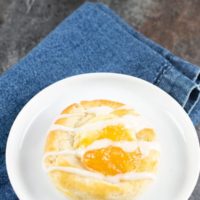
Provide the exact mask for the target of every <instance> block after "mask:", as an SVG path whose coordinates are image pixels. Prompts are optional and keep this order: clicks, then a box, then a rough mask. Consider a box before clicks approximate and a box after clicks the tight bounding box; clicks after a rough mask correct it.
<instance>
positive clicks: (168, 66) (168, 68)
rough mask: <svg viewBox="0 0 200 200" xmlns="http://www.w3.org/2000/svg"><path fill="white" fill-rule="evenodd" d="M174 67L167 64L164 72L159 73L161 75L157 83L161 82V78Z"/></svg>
mask: <svg viewBox="0 0 200 200" xmlns="http://www.w3.org/2000/svg"><path fill="white" fill-rule="evenodd" d="M172 67H173V66H172V65H167V66H166V67H165V68H164V69H163V71H162V73H161V74H160V75H159V77H158V79H157V81H156V84H157V85H158V84H159V83H160V82H161V78H162V77H163V76H164V75H165V74H166V73H167V72H168V71H169V70H171V69H172Z"/></svg>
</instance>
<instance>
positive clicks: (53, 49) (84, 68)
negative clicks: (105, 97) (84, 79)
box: [0, 3, 200, 200]
mask: <svg viewBox="0 0 200 200" xmlns="http://www.w3.org/2000/svg"><path fill="white" fill-rule="evenodd" d="M88 72H116V73H123V74H129V75H132V76H136V77H139V78H142V79H144V80H147V81H149V82H151V83H153V84H155V85H157V86H159V87H160V88H162V89H163V90H165V91H166V92H168V93H169V94H170V95H171V96H172V97H174V98H175V99H176V100H177V101H178V102H179V103H180V105H182V106H183V107H184V109H185V110H186V111H187V112H188V113H189V115H190V117H191V119H192V120H193V122H194V123H195V124H198V123H199V122H200V101H198V100H199V89H198V82H199V73H200V68H198V67H196V66H194V65H192V64H191V63H188V62H186V61H184V60H182V59H181V58H178V57H176V56H174V55H173V54H172V53H171V52H169V51H168V50H166V49H164V48H163V47H161V46H159V45H158V44H156V43H154V42H153V41H151V40H149V39H147V38H146V37H144V36H143V35H142V34H140V33H138V32H136V31H135V30H134V29H133V28H131V27H130V26H129V25H127V24H126V23H125V22H124V21H123V20H122V19H121V18H120V17H118V16H117V15H116V14H115V13H114V12H112V11H111V10H110V9H108V8H107V7H106V6H104V5H102V4H94V3H86V4H84V5H83V6H81V7H80V8H79V9H78V10H76V11H75V12H74V13H73V14H72V15H71V16H69V17H68V18H66V19H65V20H64V21H63V22H62V23H61V24H60V25H59V26H58V27H57V28H56V29H55V30H54V31H52V32H51V33H50V34H49V35H48V36H47V37H46V38H45V39H44V40H43V41H42V42H41V43H40V44H39V45H38V46H36V47H35V48H34V49H33V50H32V51H31V52H30V53H29V54H28V55H27V56H26V57H25V58H23V59H22V60H21V61H20V62H19V63H18V64H16V65H14V66H13V67H11V68H10V69H9V70H7V72H5V73H4V74H3V75H2V76H1V77H0V124H1V126H0V138H1V142H0V162H1V167H0V199H3V200H14V199H17V197H16V196H15V194H14V192H13V191H12V188H11V186H10V184H9V181H8V178H7V173H6V169H5V156H4V154H5V145H6V140H7V136H8V132H9V130H10V127H11V125H12V123H13V121H14V119H15V117H16V116H17V114H18V113H19V111H20V110H21V108H22V107H23V106H24V104H25V103H26V102H27V101H28V100H29V99H30V98H31V97H33V96H34V95H35V94H36V93H37V92H39V91H40V90H41V89H43V88H44V87H46V86H48V85H49V84H51V83H54V82H55V81H58V80H60V79H63V78H65V77H68V76H72V75H76V74H81V73H88Z"/></svg>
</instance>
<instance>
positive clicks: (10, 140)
mask: <svg viewBox="0 0 200 200" xmlns="http://www.w3.org/2000/svg"><path fill="white" fill-rule="evenodd" d="M106 76H107V78H108V77H109V78H125V79H129V80H131V81H136V82H138V83H141V84H144V85H146V86H148V87H149V88H151V89H153V90H154V91H156V92H158V93H160V95H162V96H164V97H166V98H168V100H169V101H171V102H172V104H174V105H176V107H177V109H179V110H180V111H181V112H182V115H183V116H184V118H185V119H186V121H187V123H188V124H187V125H188V126H189V127H190V129H191V132H192V133H190V134H193V137H194V141H193V142H194V144H195V145H194V147H193V148H196V151H198V156H197V160H196V161H197V165H196V166H193V168H194V169H193V172H192V173H193V177H194V178H193V181H192V183H191V185H190V187H189V186H188V188H186V189H187V191H186V190H184V193H183V194H182V195H181V197H182V198H181V199H184V200H186V199H188V198H189V197H190V196H191V194H192V192H193V190H194V188H195V186H196V184H197V181H198V177H199V173H200V147H199V140H198V135H197V132H196V130H195V127H194V125H193V123H192V121H191V119H190V118H189V116H188V114H187V113H186V112H185V110H184V109H183V108H182V107H181V106H180V104H179V103H178V102H177V101H176V100H175V99H174V98H173V97H171V96H170V95H169V94H168V93H166V92H165V91H163V90H162V89H160V88H159V87H158V86H156V85H153V84H152V83H150V82H148V81H146V80H143V79H141V78H137V77H134V76H131V75H126V74H120V73H107V72H96V73H85V74H78V75H74V76H70V77H66V78H64V79H61V80H59V81H56V82H54V83H52V84H50V85H48V86H47V87H45V88H43V89H42V90H41V91H39V92H38V93H36V94H35V95H34V96H33V97H32V98H31V99H30V100H29V101H28V102H27V103H26V104H25V105H24V107H23V108H22V109H21V111H20V112H19V113H18V115H17V117H16V118H15V120H14V122H13V124H12V126H11V129H10V132H9V135H8V138H7V144H6V153H5V154H6V170H7V173H8V177H9V181H10V183H11V185H12V188H13V190H14V192H15V193H16V195H17V196H18V197H19V198H20V199H21V200H24V199H27V197H28V196H29V195H28V193H27V192H26V191H24V190H23V189H22V188H21V189H19V188H20V186H19V185H17V181H16V179H17V178H16V176H15V175H14V174H13V173H12V162H13V161H12V159H11V156H10V155H12V154H11V153H12V143H14V132H15V131H14V130H15V128H16V127H17V126H18V124H19V123H20V121H21V116H22V115H23V114H24V113H25V112H26V110H28V109H31V106H32V104H34V102H35V101H36V100H39V99H40V98H42V96H43V95H44V96H45V95H46V94H47V93H48V92H50V91H51V90H54V88H56V87H58V86H59V85H61V84H62V83H65V84H66V82H67V81H68V82H70V81H76V80H77V79H84V78H86V79H89V78H95V77H96V78H100V77H103V78H105V77H106ZM18 180H19V177H18ZM22 191H23V192H22ZM25 193H27V194H25ZM26 195H27V196H26Z"/></svg>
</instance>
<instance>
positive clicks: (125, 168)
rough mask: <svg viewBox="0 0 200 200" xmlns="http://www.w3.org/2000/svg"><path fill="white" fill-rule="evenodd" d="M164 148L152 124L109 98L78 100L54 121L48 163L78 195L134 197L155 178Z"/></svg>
mask: <svg viewBox="0 0 200 200" xmlns="http://www.w3.org/2000/svg"><path fill="white" fill-rule="evenodd" d="M158 158H159V148H158V144H157V141H156V133H155V130H154V129H153V127H152V126H151V125H150V124H149V123H148V122H147V121H146V120H145V119H144V118H143V117H142V116H141V115H140V114H139V113H137V112H136V111H135V110H134V109H132V108H131V107H129V106H127V105H125V104H123V103H119V102H114V101H110V100H91V101H81V102H79V103H74V104H72V105H70V106H68V107H67V108H66V109H64V110H63V111H62V112H61V114H60V115H59V116H58V117H57V118H56V119H55V120H54V122H53V124H52V126H51V127H50V129H49V131H48V135H47V139H46V142H45V148H44V157H43V164H44V167H45V170H46V172H47V173H48V175H49V176H50V178H51V180H52V182H53V183H54V184H55V186H56V187H57V188H58V189H59V190H60V191H62V192H63V193H64V194H65V195H66V196H67V197H68V198H69V199H73V200H82V199H84V200H86V199H87V200H131V199H135V198H136V197H137V195H138V194H139V193H141V192H142V191H143V190H144V188H145V187H146V185H148V184H149V183H150V182H152V180H154V178H155V176H156V171H157V165H158Z"/></svg>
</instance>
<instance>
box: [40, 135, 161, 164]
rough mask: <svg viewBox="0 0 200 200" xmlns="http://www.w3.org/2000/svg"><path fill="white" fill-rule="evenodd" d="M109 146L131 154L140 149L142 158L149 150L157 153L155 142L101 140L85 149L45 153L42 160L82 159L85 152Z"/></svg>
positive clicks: (157, 148) (157, 147)
mask: <svg viewBox="0 0 200 200" xmlns="http://www.w3.org/2000/svg"><path fill="white" fill-rule="evenodd" d="M109 146H114V147H119V148H121V149H122V150H123V151H125V152H133V151H135V150H136V149H137V148H139V149H140V151H141V153H142V155H143V157H145V156H147V155H148V154H149V152H150V150H156V151H159V146H158V144H157V143H156V142H145V141H137V142H136V141H120V142H116V141H112V140H109V139H101V140H96V141H94V142H93V143H92V144H91V145H89V146H87V147H86V148H79V149H72V150H64V151H56V152H55V151H53V152H47V153H45V154H44V160H45V159H46V158H47V157H48V156H58V155H75V156H78V157H82V156H83V155H84V154H85V153H86V152H87V151H91V150H96V149H101V148H107V147H109Z"/></svg>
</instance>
